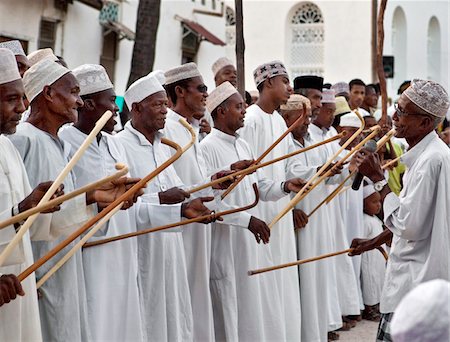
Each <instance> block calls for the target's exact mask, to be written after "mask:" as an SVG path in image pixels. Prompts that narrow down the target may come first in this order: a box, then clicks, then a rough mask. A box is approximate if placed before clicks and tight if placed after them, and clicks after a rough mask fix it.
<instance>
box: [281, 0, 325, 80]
mask: <svg viewBox="0 0 450 342" xmlns="http://www.w3.org/2000/svg"><path fill="white" fill-rule="evenodd" d="M289 26H290V30H289V32H290V34H288V35H287V38H288V39H289V40H288V42H287V47H288V58H289V65H290V76H291V78H295V77H297V76H299V75H318V76H320V75H323V71H324V24H323V17H322V12H321V11H320V9H319V7H317V5H315V4H313V3H312V2H303V3H301V4H299V5H297V6H296V7H295V8H294V9H293V11H291V13H290V16H289Z"/></svg>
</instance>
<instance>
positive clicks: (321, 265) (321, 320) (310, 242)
mask: <svg viewBox="0 0 450 342" xmlns="http://www.w3.org/2000/svg"><path fill="white" fill-rule="evenodd" d="M314 143H315V142H314V141H312V140H311V139H310V137H309V136H308V137H305V145H302V144H301V143H300V142H299V141H297V140H294V145H293V147H294V150H298V149H301V148H304V147H307V146H310V145H312V144H314ZM294 158H295V159H296V160H298V161H299V162H301V163H302V165H304V166H305V170H304V173H303V174H299V175H298V176H300V177H302V178H304V179H309V178H311V177H312V176H313V175H314V174H315V173H316V171H317V168H318V167H320V166H321V165H323V164H324V161H325V160H326V152H325V151H324V149H323V148H322V147H318V148H316V149H313V150H310V151H307V152H304V153H301V154H298V155H297V156H295V157H293V159H294ZM289 176H293V175H289ZM327 194H328V191H327V186H326V185H325V183H324V182H323V183H321V184H320V185H318V186H317V187H316V188H315V189H314V190H313V191H312V192H310V193H309V194H308V196H307V197H305V199H304V200H302V201H301V202H300V203H298V204H297V206H296V209H301V210H303V211H304V212H305V213H306V214H310V213H311V212H312V211H313V210H314V208H315V207H316V206H317V205H318V204H319V203H320V202H321V201H322V200H323V199H324V198H325V197H326V196H327ZM333 217H334V215H333V213H332V212H330V208H329V207H328V206H326V205H322V206H321V207H320V209H318V210H317V212H315V213H314V214H313V215H312V216H311V217H310V218H309V222H308V224H307V225H306V226H305V227H304V228H302V229H298V230H297V231H296V237H297V255H298V259H306V258H311V257H314V256H317V255H321V254H326V253H331V252H333V251H335V250H337V249H336V246H335V243H334V241H335V239H334V232H333V230H334V229H336V228H335V225H334V222H333V220H332V218H333ZM349 262H350V261H349ZM334 267H335V263H334V262H333V261H332V259H325V260H321V261H318V262H313V263H309V264H306V265H302V266H300V267H299V278H300V299H301V303H302V340H303V341H311V342H315V341H317V342H319V341H321V342H322V341H324V342H326V341H327V332H328V330H329V329H328V326H329V322H328V321H329V319H328V316H329V312H328V306H329V305H330V304H329V303H330V302H331V303H333V298H328V297H329V296H330V293H329V292H330V291H329V289H330V288H334V289H336V276H335V270H334ZM334 295H335V297H334V303H333V304H334V305H337V306H339V303H338V302H337V292H336V290H335V293H334Z"/></svg>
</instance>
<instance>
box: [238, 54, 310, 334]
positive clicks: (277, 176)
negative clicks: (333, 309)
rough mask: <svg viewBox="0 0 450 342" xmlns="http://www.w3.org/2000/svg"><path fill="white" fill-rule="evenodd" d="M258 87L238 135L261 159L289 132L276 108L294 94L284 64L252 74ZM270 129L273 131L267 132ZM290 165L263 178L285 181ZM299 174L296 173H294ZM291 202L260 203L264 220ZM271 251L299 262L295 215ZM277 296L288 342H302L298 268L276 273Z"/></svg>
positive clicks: (281, 227)
mask: <svg viewBox="0 0 450 342" xmlns="http://www.w3.org/2000/svg"><path fill="white" fill-rule="evenodd" d="M253 77H254V80H255V85H256V87H257V89H258V91H259V94H260V97H259V99H258V101H257V102H256V104H253V105H251V106H250V107H248V108H247V114H246V118H245V125H244V127H243V128H241V129H240V130H239V134H240V135H241V136H242V138H243V139H244V140H245V141H246V142H247V143H248V145H249V146H250V148H251V150H252V154H253V155H254V156H260V155H261V154H262V153H263V152H264V151H265V150H267V148H268V147H269V146H270V145H271V144H272V143H273V142H274V141H275V140H276V139H277V138H278V137H279V136H280V135H282V134H283V133H284V132H285V131H286V130H287V127H286V123H285V122H284V120H283V118H282V117H281V116H280V114H279V113H278V112H277V108H278V107H279V106H280V105H281V104H283V103H286V101H287V100H288V99H289V96H290V95H291V93H292V87H291V86H290V84H289V76H288V73H287V70H286V68H285V67H284V65H283V63H282V62H280V61H272V62H269V63H264V64H262V65H260V66H258V67H257V68H256V69H255V70H254V71H253ZM268 127H270V129H268ZM291 145H292V140H291V137H286V138H285V139H283V140H282V141H281V142H280V143H279V144H278V145H277V146H276V147H275V148H274V149H273V150H272V151H271V152H270V153H269V154H268V155H267V157H266V158H265V159H264V160H270V159H274V158H276V157H280V156H282V155H285V154H287V153H288V152H289V149H290V146H291ZM287 168H288V162H287V161H286V160H285V161H282V162H279V163H275V164H272V165H270V166H268V167H265V168H263V169H262V172H261V173H262V175H263V176H264V177H266V178H269V179H272V180H274V181H283V180H285V179H286V172H287ZM293 174H294V175H295V174H296V173H295V172H294V173H293ZM288 202H289V198H287V197H284V198H282V199H280V200H278V201H277V202H273V203H268V202H263V203H260V204H259V206H260V208H261V214H263V216H262V217H261V218H262V219H263V220H264V221H267V222H270V221H271V220H272V219H273V218H274V217H275V216H276V215H277V214H278V213H279V212H280V211H281V210H282V209H283V208H284V207H285V206H286V205H287V203H288ZM269 246H270V249H271V252H272V256H273V260H274V262H275V264H280V263H284V262H288V261H292V260H295V259H296V255H297V252H296V246H295V235H294V226H293V216H292V212H289V213H287V214H286V215H285V216H284V217H283V218H282V219H281V220H280V221H279V222H278V223H277V224H276V225H275V226H274V227H273V229H272V231H271V241H270V244H269ZM277 284H278V291H279V293H278V295H279V296H280V298H281V304H282V310H283V321H284V327H285V330H286V339H287V340H295V341H299V340H300V335H301V328H300V321H301V319H300V317H301V313H300V297H299V284H298V272H297V269H294V268H291V269H284V270H282V271H280V272H277Z"/></svg>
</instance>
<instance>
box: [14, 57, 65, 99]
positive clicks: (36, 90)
mask: <svg viewBox="0 0 450 342" xmlns="http://www.w3.org/2000/svg"><path fill="white" fill-rule="evenodd" d="M69 72H70V70H69V69H67V68H65V67H63V66H62V65H60V64H58V63H55V62H54V61H52V60H49V59H44V60H43V61H40V62H38V63H36V64H34V65H33V66H32V67H31V68H30V69H28V70H27V71H26V72H25V74H24V75H23V86H24V88H25V95H26V96H27V99H28V101H30V102H31V101H33V99H34V98H35V97H36V96H38V95H39V94H40V93H41V92H42V90H43V89H44V87H45V86H47V85H52V84H53V83H55V82H56V81H57V80H59V79H60V78H61V77H63V76H64V75H65V74H68V73H69Z"/></svg>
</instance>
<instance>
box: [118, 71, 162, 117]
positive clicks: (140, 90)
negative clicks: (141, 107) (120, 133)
mask: <svg viewBox="0 0 450 342" xmlns="http://www.w3.org/2000/svg"><path fill="white" fill-rule="evenodd" d="M160 91H165V90H164V88H163V86H162V85H161V82H160V81H159V80H158V79H157V78H156V77H154V76H149V75H147V76H144V77H142V78H140V79H138V80H137V81H136V82H134V83H133V84H132V85H130V86H129V87H128V89H127V91H126V92H125V94H124V96H123V97H124V98H125V102H126V104H127V106H128V108H129V109H130V110H131V105H132V104H133V103H139V102H141V101H142V100H144V99H145V98H147V97H149V96H150V95H153V94H155V93H159V92H160Z"/></svg>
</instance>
